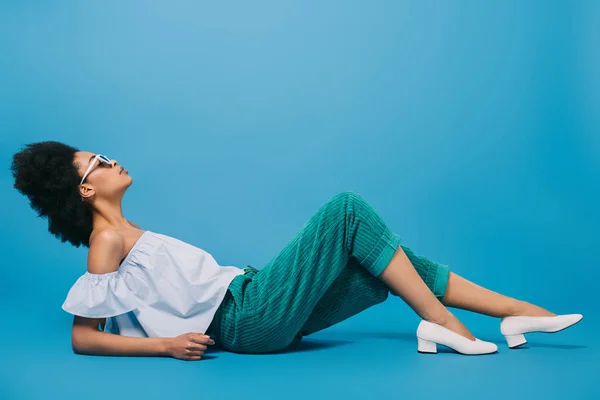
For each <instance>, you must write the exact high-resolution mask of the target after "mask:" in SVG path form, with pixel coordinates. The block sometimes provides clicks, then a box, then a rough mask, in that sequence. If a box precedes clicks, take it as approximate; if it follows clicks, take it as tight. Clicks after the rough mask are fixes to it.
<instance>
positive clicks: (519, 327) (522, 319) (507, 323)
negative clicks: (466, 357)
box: [500, 314, 583, 349]
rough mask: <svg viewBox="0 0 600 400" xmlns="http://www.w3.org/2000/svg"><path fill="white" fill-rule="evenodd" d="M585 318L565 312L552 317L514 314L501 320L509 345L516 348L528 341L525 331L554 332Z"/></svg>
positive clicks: (501, 329) (501, 327)
mask: <svg viewBox="0 0 600 400" xmlns="http://www.w3.org/2000/svg"><path fill="white" fill-rule="evenodd" d="M582 319H583V315H581V314H565V315H556V316H552V317H529V316H512V317H504V318H502V321H501V322H500V331H501V332H502V334H503V335H504V337H505V338H506V343H508V347H510V348H511V349H512V348H515V347H517V346H520V345H522V344H525V343H527V339H525V336H524V333H530V332H545V333H554V332H558V331H562V330H563V329H566V328H568V327H569V326H572V325H575V324H576V323H578V322H579V321H581V320H582Z"/></svg>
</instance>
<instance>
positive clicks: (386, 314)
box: [0, 298, 600, 400]
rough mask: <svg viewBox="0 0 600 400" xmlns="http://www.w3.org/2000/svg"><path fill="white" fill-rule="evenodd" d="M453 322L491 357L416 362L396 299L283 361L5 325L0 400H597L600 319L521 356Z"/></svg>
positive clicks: (468, 316)
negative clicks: (83, 342)
mask: <svg viewBox="0 0 600 400" xmlns="http://www.w3.org/2000/svg"><path fill="white" fill-rule="evenodd" d="M454 312H455V314H456V315H457V316H459V318H460V319H461V320H462V321H463V322H464V323H465V324H466V325H467V326H468V327H469V328H470V329H471V330H472V331H473V332H475V334H476V335H477V336H478V337H479V338H481V339H483V340H490V341H493V342H495V343H497V344H498V346H499V352H498V353H496V354H492V355H484V356H464V355H460V354H457V353H454V352H453V351H452V350H450V349H448V348H446V347H443V346H439V347H438V351H439V353H438V354H431V355H429V354H420V353H418V352H417V351H416V339H415V335H414V330H415V328H416V326H417V324H418V321H419V319H418V317H417V316H416V315H415V314H414V313H412V311H411V310H410V309H409V308H408V307H407V306H406V304H404V303H403V302H402V301H401V300H399V299H397V298H390V299H388V300H387V301H386V302H385V303H383V304H380V305H378V306H376V307H373V308H371V309H369V310H367V311H365V312H363V313H361V314H359V315H357V316H354V317H352V318H350V319H348V320H346V321H344V322H342V323H341V324H338V325H336V326H334V327H331V328H329V329H326V330H324V331H321V332H319V333H316V334H314V335H311V336H309V337H305V338H304V339H303V342H302V343H301V344H300V345H299V346H298V347H296V348H294V349H290V351H288V352H285V353H280V354H267V355H241V354H234V353H229V352H224V351H219V350H214V349H213V350H210V351H208V352H207V353H206V354H205V357H204V358H203V359H202V360H200V361H181V360H176V359H173V358H161V357H105V356H85V355H76V354H74V353H72V352H71V351H70V342H69V340H70V339H69V335H68V333H69V332H68V328H69V326H68V324H64V321H55V322H54V323H56V324H60V325H61V326H55V327H52V326H47V327H46V328H44V327H43V326H41V325H38V324H37V323H36V322H35V321H33V320H32V319H25V318H23V317H21V316H19V317H17V316H15V315H12V316H11V314H8V318H9V320H8V324H7V325H6V326H8V327H9V330H10V333H8V332H6V331H5V334H4V339H5V340H3V341H2V345H3V347H4V348H3V349H2V354H3V361H4V362H3V366H2V374H1V377H0V398H1V399H3V400H13V399H42V398H43V399H65V400H66V399H83V398H85V399H129V398H140V399H166V398H173V399H203V398H207V397H206V396H211V398H218V399H234V398H236V399H237V398H241V397H242V396H244V398H245V399H306V398H309V397H310V398H315V399H328V398H334V397H335V398H345V399H371V398H373V399H376V398H403V399H420V398H448V396H450V398H461V399H538V398H540V399H541V398H543V399H567V398H570V399H598V398H600V389H599V388H598V386H597V385H596V384H595V382H594V378H596V379H597V378H598V374H599V366H600V363H599V361H600V351H599V350H598V349H599V347H598V345H597V344H596V343H597V342H596V340H595V338H596V335H594V332H595V331H597V330H598V328H599V326H598V323H597V321H598V319H597V318H591V316H590V315H587V316H586V315H585V314H584V319H583V320H582V321H581V322H579V323H578V324H577V325H575V326H573V327H571V328H569V329H567V330H564V331H562V332H558V333H556V334H542V333H538V334H529V335H527V338H528V340H529V343H528V344H527V345H526V346H524V347H522V348H521V349H513V350H509V349H508V347H507V346H506V344H505V342H504V341H503V337H502V336H501V334H500V332H499V330H498V320H497V319H495V318H490V317H486V316H481V315H478V314H472V313H468V312H465V311H462V310H454ZM5 317H6V315H5ZM11 318H12V321H11V320H10V319H11ZM64 318H65V319H69V316H68V315H65V316H64ZM5 321H6V319H5ZM454 396H456V397H454ZM459 396H460V397H459Z"/></svg>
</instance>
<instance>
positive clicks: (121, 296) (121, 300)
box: [62, 270, 138, 318]
mask: <svg viewBox="0 0 600 400" xmlns="http://www.w3.org/2000/svg"><path fill="white" fill-rule="evenodd" d="M137 307H138V300H137V298H136V296H135V295H134V293H133V292H132V290H131V289H130V287H129V286H128V284H127V282H126V274H125V273H123V271H121V270H118V271H115V272H110V273H107V274H90V273H89V272H86V273H85V274H84V275H82V276H80V277H79V279H77V281H76V282H75V284H74V285H73V286H72V287H71V289H70V290H69V293H68V294H67V298H66V300H65V302H64V303H63V305H62V309H63V310H65V311H66V312H68V313H70V314H73V315H80V316H82V317H88V318H104V317H113V316H115V315H120V314H125V313H127V312H129V311H132V310H134V309H135V308H137Z"/></svg>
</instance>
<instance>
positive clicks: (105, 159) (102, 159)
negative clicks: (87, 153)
mask: <svg viewBox="0 0 600 400" xmlns="http://www.w3.org/2000/svg"><path fill="white" fill-rule="evenodd" d="M96 160H98V162H103V163H106V164H111V162H110V158H108V157H106V156H105V155H102V154H96V157H94V159H93V160H92V162H91V163H90V166H89V167H88V169H87V171H85V174H83V178H82V179H81V182H80V183H79V184H80V185H81V184H82V183H83V181H85V178H86V177H87V176H88V174H89V173H90V171H91V170H92V167H93V166H94V164H95V163H96Z"/></svg>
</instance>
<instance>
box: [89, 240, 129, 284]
mask: <svg viewBox="0 0 600 400" xmlns="http://www.w3.org/2000/svg"><path fill="white" fill-rule="evenodd" d="M124 249H125V238H124V237H123V235H122V234H121V233H120V232H117V231H115V230H112V229H104V230H103V231H101V232H98V233H96V234H95V235H94V237H93V239H90V249H89V252H88V272H89V273H91V274H107V273H110V272H114V271H116V270H117V269H119V264H120V260H121V258H122V254H123V252H124Z"/></svg>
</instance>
